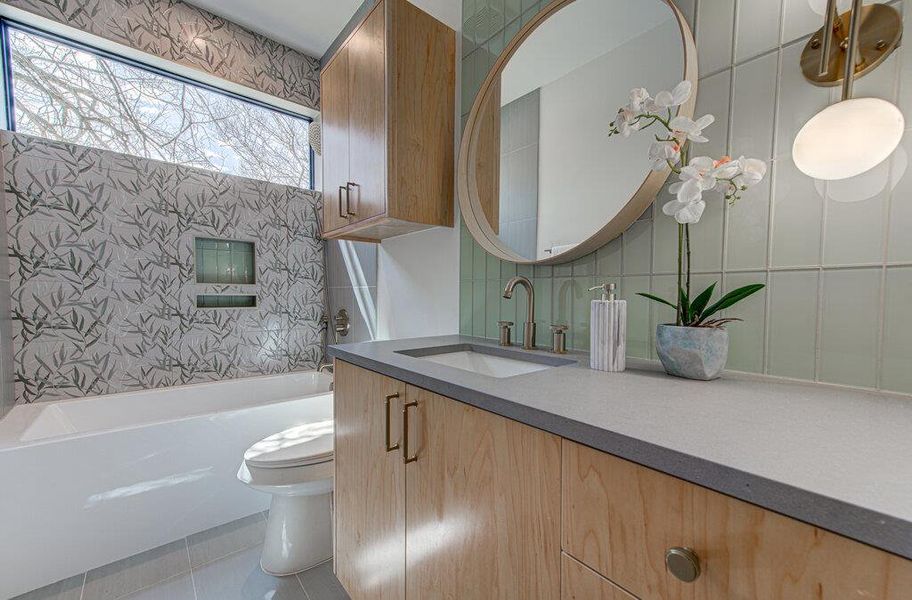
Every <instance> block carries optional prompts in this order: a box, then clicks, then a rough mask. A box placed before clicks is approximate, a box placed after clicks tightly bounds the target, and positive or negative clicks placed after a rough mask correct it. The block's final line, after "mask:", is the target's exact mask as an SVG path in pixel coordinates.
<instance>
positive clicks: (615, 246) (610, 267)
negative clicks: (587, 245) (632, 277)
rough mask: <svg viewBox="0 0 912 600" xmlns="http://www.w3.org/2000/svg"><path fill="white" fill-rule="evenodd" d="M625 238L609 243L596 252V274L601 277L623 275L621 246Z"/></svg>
mask: <svg viewBox="0 0 912 600" xmlns="http://www.w3.org/2000/svg"><path fill="white" fill-rule="evenodd" d="M622 243H623V238H621V237H618V238H615V239H614V240H612V241H610V242H608V243H607V244H605V245H604V246H602V247H601V248H599V250H598V252H596V256H595V274H596V275H598V276H600V277H612V276H614V277H616V276H618V275H620V274H621V246H622Z"/></svg>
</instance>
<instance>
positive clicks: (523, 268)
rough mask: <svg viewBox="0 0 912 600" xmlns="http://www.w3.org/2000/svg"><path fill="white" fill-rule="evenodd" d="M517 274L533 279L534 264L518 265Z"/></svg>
mask: <svg viewBox="0 0 912 600" xmlns="http://www.w3.org/2000/svg"><path fill="white" fill-rule="evenodd" d="M516 274H517V275H522V276H523V277H528V278H529V279H532V277H533V274H532V265H516Z"/></svg>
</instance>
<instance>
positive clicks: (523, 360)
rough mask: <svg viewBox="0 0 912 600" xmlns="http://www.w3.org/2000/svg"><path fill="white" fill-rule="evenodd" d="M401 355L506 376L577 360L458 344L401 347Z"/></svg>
mask: <svg viewBox="0 0 912 600" xmlns="http://www.w3.org/2000/svg"><path fill="white" fill-rule="evenodd" d="M399 353H400V354H405V355H407V356H412V357H414V358H420V359H422V360H426V361H429V362H433V363H438V364H441V365H446V366H448V367H453V368H454V369H460V370H463V371H469V372H472V373H478V374H479V375H486V376H488V377H496V378H504V377H514V376H516V375H524V374H526V373H534V372H535V371H544V370H545V369H553V368H555V367H561V366H565V365H571V364H574V363H575V362H576V361H574V360H570V359H566V358H559V357H556V356H543V355H538V354H526V353H523V352H516V351H511V350H508V349H506V348H495V347H491V346H480V345H473V344H459V345H455V346H437V347H433V348H415V349H413V350H400V351H399Z"/></svg>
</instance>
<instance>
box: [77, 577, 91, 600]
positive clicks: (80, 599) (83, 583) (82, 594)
mask: <svg viewBox="0 0 912 600" xmlns="http://www.w3.org/2000/svg"><path fill="white" fill-rule="evenodd" d="M88 578H89V572H88V571H86V572H85V573H83V574H82V589H80V590H79V600H83V599H84V598H85V591H86V580H87V579H88Z"/></svg>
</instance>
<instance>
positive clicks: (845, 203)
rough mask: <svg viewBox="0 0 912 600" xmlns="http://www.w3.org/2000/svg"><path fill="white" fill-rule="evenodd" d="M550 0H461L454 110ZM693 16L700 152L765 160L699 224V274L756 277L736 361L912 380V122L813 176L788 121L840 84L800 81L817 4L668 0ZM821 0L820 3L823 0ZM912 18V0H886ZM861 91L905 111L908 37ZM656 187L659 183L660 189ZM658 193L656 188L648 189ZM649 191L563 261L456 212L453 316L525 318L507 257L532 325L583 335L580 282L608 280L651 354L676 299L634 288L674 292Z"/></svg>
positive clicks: (834, 375) (467, 322) (811, 372)
mask: <svg viewBox="0 0 912 600" xmlns="http://www.w3.org/2000/svg"><path fill="white" fill-rule="evenodd" d="M546 4H547V2H545V1H543V2H534V1H529V0H465V1H464V2H463V54H464V57H463V63H462V65H463V66H462V81H463V86H464V87H463V91H462V111H463V114H464V115H467V114H468V112H469V110H470V108H471V104H472V102H473V101H474V98H475V95H476V93H477V90H478V88H479V87H480V85H481V82H482V80H483V79H484V76H485V75H486V73H487V71H488V69H489V68H490V66H491V65H492V64H493V61H494V58H495V57H496V56H497V54H498V53H499V52H500V50H501V49H502V48H503V47H504V44H505V43H506V42H508V41H509V40H510V39H511V38H512V36H513V35H515V33H516V32H518V31H519V28H520V27H521V26H522V25H523V24H524V23H525V22H527V21H528V20H529V19H530V18H531V17H532V16H533V15H535V14H536V12H537V11H539V10H540V9H541V8H542V7H543V6H545V5H546ZM677 4H678V6H679V7H680V8H681V9H682V11H683V12H684V13H685V15H687V18H688V20H689V22H690V23H691V25H692V26H693V27H694V29H695V36H696V40H697V49H698V54H699V62H700V90H699V96H698V102H697V112H698V113H699V114H705V113H712V114H714V115H715V117H716V122H715V123H714V124H713V125H712V126H711V127H710V128H708V129H707V130H706V133H707V135H708V137H709V138H710V139H711V142H710V144H707V145H706V150H707V153H712V154H716V155H721V154H725V153H732V152H737V153H739V154H745V155H749V156H757V157H761V158H764V159H765V160H767V161H768V165H769V175H768V176H767V178H766V179H765V181H764V183H763V185H760V186H758V187H756V188H754V189H752V190H751V191H750V192H749V194H748V195H747V196H746V197H745V198H744V200H742V201H741V202H739V203H738V204H737V205H736V206H734V207H732V208H729V207H728V206H726V205H725V203H723V202H721V201H720V202H716V203H711V204H710V205H709V206H708V207H707V210H706V213H705V214H704V217H703V219H702V221H701V222H700V224H699V226H697V227H696V228H694V237H695V239H694V253H695V260H694V266H695V272H696V275H695V279H696V283H697V285H698V286H699V285H706V284H709V283H712V282H713V281H718V282H720V287H721V288H722V289H723V290H729V289H733V288H735V287H737V286H741V285H745V284H747V283H751V282H760V283H765V284H766V285H767V287H766V289H765V290H764V291H763V293H760V294H756V295H755V296H753V297H752V298H750V299H749V300H748V301H746V302H744V303H742V304H740V305H739V306H738V307H737V309H736V310H733V311H732V313H731V316H738V317H743V318H744V319H745V321H744V322H743V323H735V324H733V325H731V326H730V327H729V332H730V335H731V344H732V347H731V355H730V359H729V367H730V368H733V369H737V370H741V371H750V372H756V373H766V374H770V375H776V376H783V377H790V378H797V379H803V380H812V381H823V382H829V383H836V384H845V385H851V386H859V387H866V388H877V389H884V390H891V391H898V392H903V393H912V370H910V369H909V365H910V364H912V344H910V343H909V340H910V339H912V318H910V312H912V242H910V240H912V237H910V236H909V235H908V231H909V229H910V228H912V195H910V192H912V170H910V161H909V155H910V153H912V136H910V135H909V134H908V133H907V135H906V136H905V138H904V139H903V141H902V143H901V145H900V148H899V149H898V150H897V152H896V153H894V155H893V157H892V158H891V159H890V160H888V161H886V162H885V163H883V165H882V166H881V167H879V168H878V169H875V170H874V171H872V172H870V173H869V174H867V175H864V176H861V177H856V178H853V179H849V180H846V181H843V182H829V183H827V184H826V185H824V184H823V183H822V182H815V181H813V180H811V179H810V178H808V177H806V176H804V175H803V174H801V173H800V172H799V171H798V170H797V169H796V168H795V166H794V164H793V163H792V160H791V146H792V142H793V140H794V137H795V135H796V133H797V132H798V130H799V128H800V127H801V126H802V125H803V124H804V122H805V121H806V120H807V119H808V118H810V117H811V116H812V115H813V114H814V113H815V112H816V111H818V110H820V109H821V108H823V107H824V106H826V105H827V104H828V103H829V102H832V101H834V100H836V99H837V94H838V90H827V89H825V88H818V87H814V86H812V85H810V84H808V83H807V82H806V81H805V80H804V78H803V76H802V75H801V71H800V68H799V58H800V55H801V50H802V48H803V47H804V45H805V44H806V42H807V40H808V39H809V36H810V34H811V33H812V32H813V31H815V30H817V29H818V28H820V27H822V25H823V17H822V16H821V15H820V14H819V13H817V12H815V11H814V10H813V7H812V4H813V3H809V2H807V0H679V1H678V2H677ZM819 4H821V5H822V4H823V3H819ZM890 4H891V5H893V6H895V7H897V8H899V9H901V10H902V11H903V13H904V20H905V22H906V26H907V27H908V26H909V25H910V20H912V0H901V1H892V2H890ZM855 94H856V96H876V97H883V98H886V99H888V100H890V101H892V102H895V103H897V105H898V106H899V107H900V108H901V109H902V110H903V111H904V112H905V114H906V116H907V123H909V124H910V125H912V121H910V120H908V116H909V115H910V114H912V112H910V109H912V44H904V45H903V46H902V48H900V49H899V50H898V51H897V52H895V53H894V54H893V55H892V56H891V57H890V58H889V59H888V60H887V61H885V62H884V63H883V64H882V65H881V66H880V67H879V68H878V69H877V70H876V71H874V72H873V73H872V74H870V75H868V76H866V77H864V78H862V79H860V80H858V81H857V83H856V87H855ZM663 194H664V192H663ZM665 201H667V199H666V198H664V197H662V196H660V197H659V199H658V201H657V203H658V204H659V205H660V204H661V203H663V202H665ZM654 212H657V211H654V207H653V208H651V209H650V210H648V211H647V212H646V214H644V215H643V216H642V217H641V218H640V220H638V221H637V222H636V223H634V224H633V225H632V226H631V227H630V228H629V229H628V230H627V231H626V232H625V233H624V234H623V236H622V237H621V238H619V239H617V240H615V241H613V242H611V243H610V244H608V245H607V246H605V247H603V248H601V249H600V250H598V251H597V252H596V253H593V254H591V255H589V256H586V257H583V258H581V259H579V260H577V261H575V262H574V263H572V264H566V265H559V266H554V267H535V268H532V267H517V266H516V265H513V264H510V263H504V262H501V261H499V260H497V259H495V258H494V257H492V256H488V255H486V254H485V252H484V251H483V250H481V248H480V247H479V246H478V245H477V244H476V243H475V242H474V241H473V240H472V238H471V236H470V235H469V234H468V232H467V231H466V230H465V227H464V226H463V234H462V243H461V252H460V253H461V256H460V265H461V267H460V330H461V331H462V332H464V333H472V334H475V335H483V336H487V337H496V335H497V331H496V326H497V320H498V319H510V320H513V321H516V322H521V321H522V320H523V316H522V315H523V311H524V310H525V308H524V307H525V298H524V297H523V298H520V299H518V300H515V301H512V302H508V301H504V300H502V299H501V298H500V293H499V292H500V290H501V289H502V287H503V283H504V280H505V279H506V278H508V277H510V276H511V275H513V274H514V273H517V272H518V273H520V274H524V275H527V276H529V277H530V278H533V280H534V283H535V288H536V321H537V323H538V330H539V332H543V331H544V332H547V331H548V329H547V327H548V326H549V325H550V324H551V323H555V322H562V323H567V324H570V325H571V330H570V332H569V343H570V345H571V346H573V347H575V348H579V349H583V350H585V349H587V345H588V343H589V335H588V328H589V323H588V317H589V301H590V300H591V299H592V297H593V295H592V294H591V293H590V292H588V291H587V290H588V288H589V287H592V286H593V285H596V284H599V283H602V282H603V281H606V280H607V281H614V282H617V283H618V284H619V287H620V290H621V295H622V296H623V297H624V298H626V299H627V300H628V302H629V308H628V311H629V316H628V318H629V324H628V333H629V340H628V348H629V352H630V354H631V355H633V356H637V357H644V358H655V356H656V355H655V348H654V343H653V337H654V336H653V331H654V329H655V325H656V324H657V323H661V322H666V321H667V320H668V319H669V318H670V317H671V315H670V314H669V313H670V309H669V311H665V310H664V309H662V308H661V307H658V306H657V305H655V304H652V303H649V302H647V301H646V300H644V299H642V298H640V297H638V296H636V295H635V293H636V292H638V291H652V292H653V293H657V294H661V295H668V296H672V295H673V290H674V286H675V283H674V281H675V276H674V267H675V265H674V260H675V258H674V257H675V254H674V248H673V244H674V243H675V237H674V223H673V222H672V221H671V220H670V219H667V218H666V217H665V216H664V215H662V214H661V213H660V212H657V218H655V219H654V218H653V213H654Z"/></svg>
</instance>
